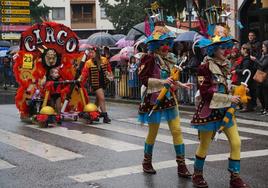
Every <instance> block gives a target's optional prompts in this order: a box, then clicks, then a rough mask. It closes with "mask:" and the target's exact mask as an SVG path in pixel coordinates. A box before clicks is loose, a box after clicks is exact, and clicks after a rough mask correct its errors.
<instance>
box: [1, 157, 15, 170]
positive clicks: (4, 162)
mask: <svg viewBox="0 0 268 188" xmlns="http://www.w3.org/2000/svg"><path fill="white" fill-rule="evenodd" d="M14 167H16V166H14V165H12V164H10V163H8V162H7V161H4V160H2V159H0V170H2V169H8V168H14Z"/></svg>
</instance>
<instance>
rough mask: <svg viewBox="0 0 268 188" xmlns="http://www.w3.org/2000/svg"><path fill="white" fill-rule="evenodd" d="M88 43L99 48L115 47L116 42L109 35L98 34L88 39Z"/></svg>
mask: <svg viewBox="0 0 268 188" xmlns="http://www.w3.org/2000/svg"><path fill="white" fill-rule="evenodd" d="M87 43H88V44H91V45H95V46H99V47H102V46H114V45H115V43H116V40H115V39H114V38H113V36H112V35H111V34H109V33H104V32H98V33H95V34H93V35H91V36H90V37H88V40H87Z"/></svg>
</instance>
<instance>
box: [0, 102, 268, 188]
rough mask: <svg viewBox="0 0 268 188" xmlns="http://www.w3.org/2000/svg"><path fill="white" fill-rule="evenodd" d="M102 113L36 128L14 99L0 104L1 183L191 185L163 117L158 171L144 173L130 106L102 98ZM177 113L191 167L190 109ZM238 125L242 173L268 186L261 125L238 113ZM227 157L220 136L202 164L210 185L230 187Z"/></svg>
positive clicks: (259, 186)
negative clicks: (105, 119) (94, 118)
mask: <svg viewBox="0 0 268 188" xmlns="http://www.w3.org/2000/svg"><path fill="white" fill-rule="evenodd" d="M109 113H110V114H111V118H112V123H111V124H102V123H97V124H94V125H86V124H84V123H83V122H72V121H66V122H64V123H63V125H62V126H61V127H53V128H47V129H40V128H38V127H37V126H36V125H31V124H30V123H28V124H27V123H22V122H21V121H20V119H19V118H18V114H17V110H16V107H15V105H0V187H1V188H28V187H31V188H35V187H36V188H39V187H50V188H54V187H55V188H60V187H64V188H66V187H72V188H73V187H74V188H82V187H87V188H88V187H90V188H97V187H103V188H137V187H139V188H145V187H150V188H163V187H165V188H166V187H167V188H173V187H182V188H188V187H189V188H190V187H192V183H191V181H190V180H189V179H183V178H179V177H178V176H177V174H176V162H175V152H174V149H173V145H172V138H171V136H170V133H169V130H167V125H166V124H165V123H163V125H162V126H161V129H160V130H159V134H158V137H157V142H156V144H155V149H154V157H153V163H154V166H155V168H156V169H157V174H156V175H146V174H144V173H143V172H142V168H141V162H142V159H143V144H144V137H145V136H146V133H147V127H146V125H143V126H142V125H139V124H138V122H137V120H136V118H137V106H135V105H126V104H116V103H109ZM180 115H181V125H182V129H183V136H184V139H185V144H186V158H187V160H186V162H187V163H188V164H189V169H190V171H191V172H193V165H192V164H193V158H194V154H195V150H196V148H197V146H198V144H197V143H198V139H197V136H196V131H195V130H193V129H191V128H190V126H189V123H188V122H189V120H190V119H191V116H192V113H191V112H180ZM239 122H240V123H239ZM241 122H242V123H241ZM238 123H239V129H240V135H241V136H242V159H241V176H242V177H243V178H244V179H245V181H246V182H247V183H249V184H250V185H251V187H253V188H255V187H256V188H265V187H268V181H267V168H268V158H267V156H268V139H267V136H268V123H264V122H257V121H250V120H242V119H239V120H238ZM228 155H229V145H228V142H227V141H226V139H225V137H223V135H222V137H221V139H220V140H218V141H217V142H215V141H214V142H213V143H212V144H211V146H210V150H209V153H208V157H207V162H206V164H205V172H204V173H205V178H206V180H207V181H208V183H209V186H210V187H212V188H215V187H218V188H225V187H229V184H228V183H229V173H228V171H227V165H228V161H227V159H228Z"/></svg>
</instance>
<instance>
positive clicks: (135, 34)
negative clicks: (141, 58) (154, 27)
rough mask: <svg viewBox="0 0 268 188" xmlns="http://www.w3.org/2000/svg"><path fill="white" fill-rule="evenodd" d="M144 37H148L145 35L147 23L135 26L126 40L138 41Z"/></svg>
mask: <svg viewBox="0 0 268 188" xmlns="http://www.w3.org/2000/svg"><path fill="white" fill-rule="evenodd" d="M142 35H144V36H146V34H145V23H144V22H141V23H139V24H137V25H135V26H133V27H132V29H130V30H129V32H128V34H127V36H126V40H136V39H138V38H139V37H141V36H142Z"/></svg>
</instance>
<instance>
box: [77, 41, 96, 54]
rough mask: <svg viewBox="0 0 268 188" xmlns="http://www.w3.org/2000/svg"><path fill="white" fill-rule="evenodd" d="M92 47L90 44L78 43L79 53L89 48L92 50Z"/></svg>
mask: <svg viewBox="0 0 268 188" xmlns="http://www.w3.org/2000/svg"><path fill="white" fill-rule="evenodd" d="M92 47H93V46H92V45H90V44H85V43H84V44H80V43H79V51H80V52H81V51H85V50H86V49H89V48H92Z"/></svg>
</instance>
